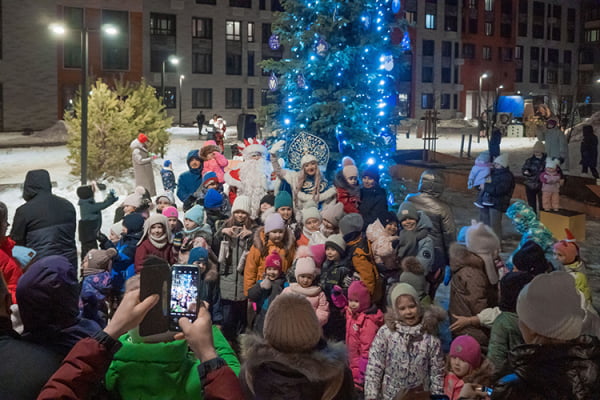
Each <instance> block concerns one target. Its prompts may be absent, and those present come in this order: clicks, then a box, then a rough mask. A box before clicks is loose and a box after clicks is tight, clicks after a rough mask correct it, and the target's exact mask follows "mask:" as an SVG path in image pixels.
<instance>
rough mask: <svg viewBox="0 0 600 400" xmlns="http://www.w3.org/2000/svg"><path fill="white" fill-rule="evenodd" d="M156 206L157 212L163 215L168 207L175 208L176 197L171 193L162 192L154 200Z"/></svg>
mask: <svg viewBox="0 0 600 400" xmlns="http://www.w3.org/2000/svg"><path fill="white" fill-rule="evenodd" d="M154 203H155V204H156V212H157V213H159V214H162V212H163V210H164V209H165V208H167V207H172V206H175V196H174V195H173V193H171V192H162V193H160V194H158V195H157V196H156V198H155V199H154Z"/></svg>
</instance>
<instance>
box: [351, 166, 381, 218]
mask: <svg viewBox="0 0 600 400" xmlns="http://www.w3.org/2000/svg"><path fill="white" fill-rule="evenodd" d="M361 177H362V187H361V188H360V205H359V206H358V211H359V212H360V215H362V217H363V220H364V222H365V223H364V226H363V229H366V228H367V226H369V225H370V224H372V223H373V222H375V220H376V219H377V218H378V217H380V216H382V215H383V214H385V213H386V212H387V211H388V204H387V192H386V191H385V189H384V188H382V187H381V186H379V171H378V170H377V167H376V166H370V167H369V168H367V169H365V170H364V171H363V173H362V176H361Z"/></svg>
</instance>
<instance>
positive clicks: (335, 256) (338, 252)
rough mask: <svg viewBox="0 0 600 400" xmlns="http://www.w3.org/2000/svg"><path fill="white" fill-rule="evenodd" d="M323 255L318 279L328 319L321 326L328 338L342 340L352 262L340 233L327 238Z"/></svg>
mask: <svg viewBox="0 0 600 400" xmlns="http://www.w3.org/2000/svg"><path fill="white" fill-rule="evenodd" d="M325 257H326V259H325V261H324V262H323V266H322V267H321V277H320V281H321V288H322V289H323V292H325V296H327V301H328V302H329V320H328V321H327V323H326V324H325V326H324V327H323V334H324V335H325V337H326V338H328V339H332V340H336V341H342V340H344V337H345V327H346V321H345V319H344V308H345V307H346V305H347V304H348V302H347V300H346V295H347V294H348V287H349V286H350V284H351V282H352V275H353V272H354V271H353V269H352V263H351V262H350V260H348V259H347V258H346V242H345V241H344V238H343V237H342V235H340V234H337V235H331V236H329V237H328V238H327V242H325Z"/></svg>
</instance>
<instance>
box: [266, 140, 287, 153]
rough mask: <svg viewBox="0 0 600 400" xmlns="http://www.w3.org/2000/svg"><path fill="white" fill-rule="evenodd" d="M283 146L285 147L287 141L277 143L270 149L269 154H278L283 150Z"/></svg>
mask: <svg viewBox="0 0 600 400" xmlns="http://www.w3.org/2000/svg"><path fill="white" fill-rule="evenodd" d="M283 146H285V140H279V141H277V142H275V144H273V146H271V148H270V149H269V153H270V154H276V153H277V152H278V151H279V150H281V149H283Z"/></svg>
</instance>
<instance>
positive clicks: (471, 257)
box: [449, 243, 485, 274]
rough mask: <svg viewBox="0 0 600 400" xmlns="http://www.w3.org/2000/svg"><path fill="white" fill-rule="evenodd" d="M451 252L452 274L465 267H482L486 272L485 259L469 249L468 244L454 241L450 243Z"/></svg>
mask: <svg viewBox="0 0 600 400" xmlns="http://www.w3.org/2000/svg"><path fill="white" fill-rule="evenodd" d="M449 253H450V268H451V269H452V274H454V273H456V272H457V271H458V270H460V269H461V268H465V267H471V268H476V269H481V270H482V271H484V273H485V264H484V262H483V259H482V258H481V257H479V256H478V255H477V254H475V253H473V252H472V251H469V249H467V246H465V245H462V244H458V243H452V244H451V245H450V251H449Z"/></svg>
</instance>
